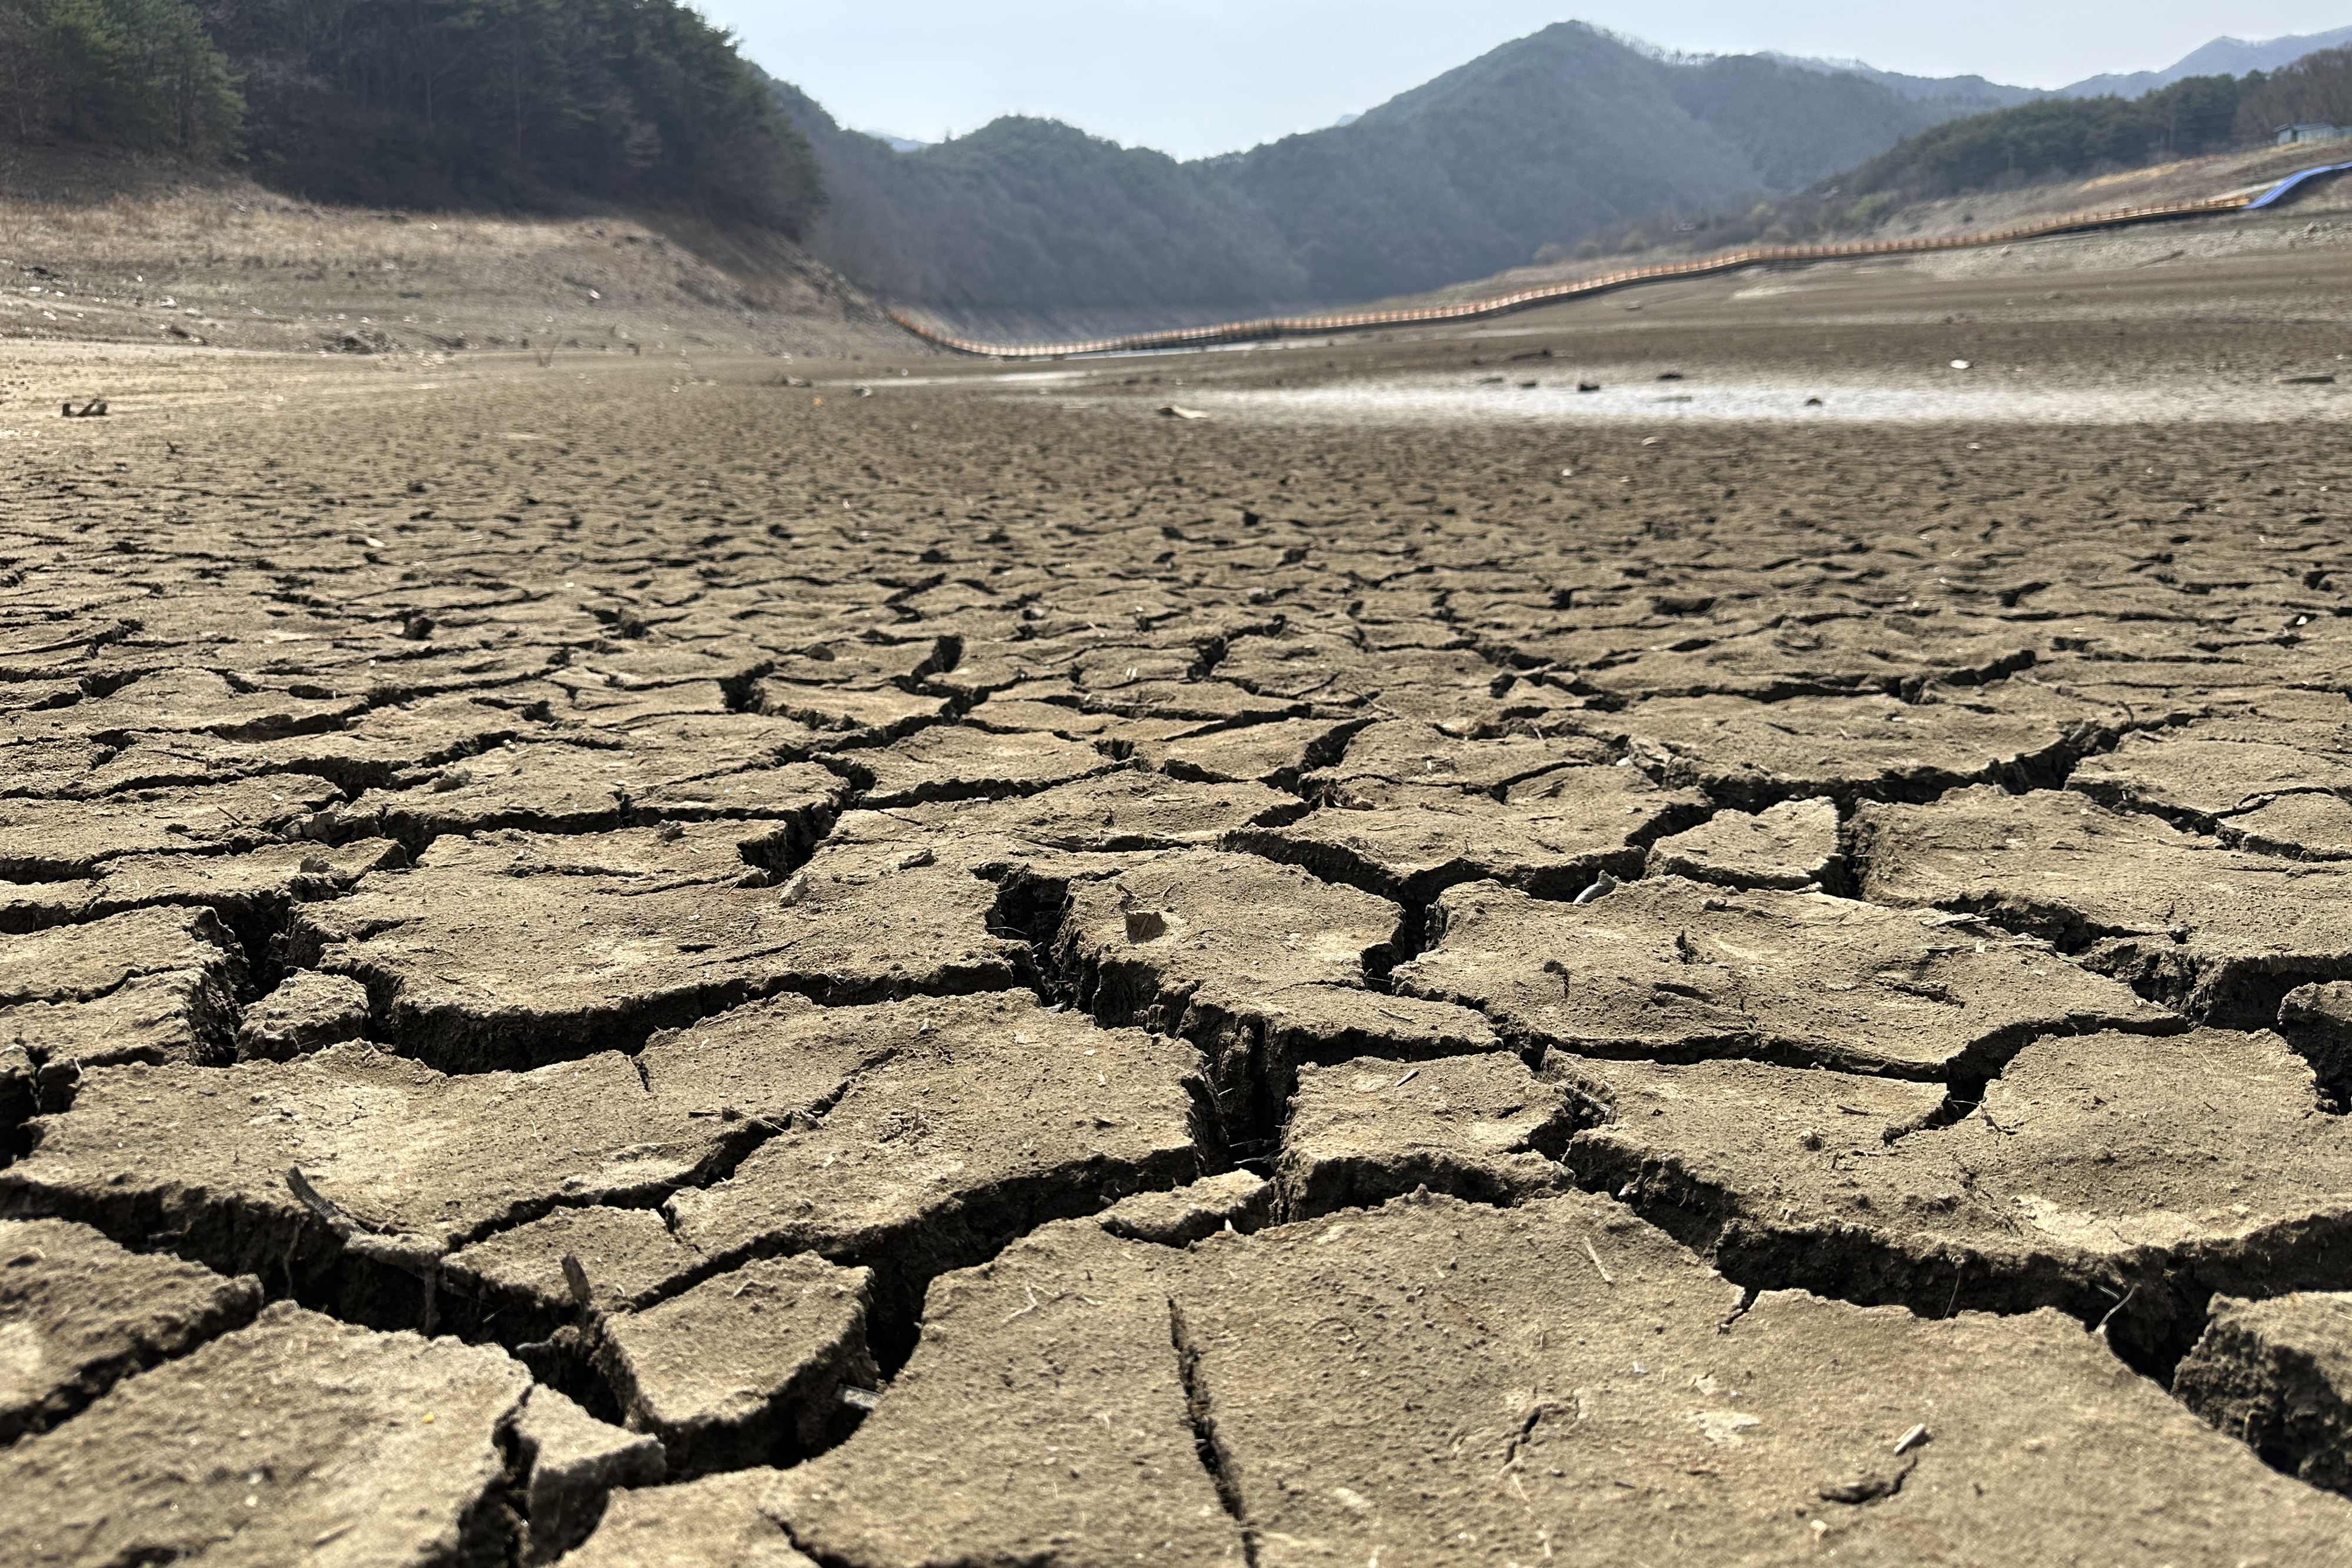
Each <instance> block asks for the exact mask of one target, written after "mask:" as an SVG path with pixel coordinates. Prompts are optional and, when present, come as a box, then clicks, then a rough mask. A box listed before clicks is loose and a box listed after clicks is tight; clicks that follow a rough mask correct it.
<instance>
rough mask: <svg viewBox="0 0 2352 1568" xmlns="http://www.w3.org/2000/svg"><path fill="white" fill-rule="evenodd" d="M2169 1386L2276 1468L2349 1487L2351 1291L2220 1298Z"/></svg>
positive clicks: (2333, 1485) (2336, 1488)
mask: <svg viewBox="0 0 2352 1568" xmlns="http://www.w3.org/2000/svg"><path fill="white" fill-rule="evenodd" d="M2172 1392H2173V1395H2174V1396H2175V1397H2177V1398H2178V1399H2179V1401H2180V1402H2181V1403H2182V1404H2184V1405H2186V1406H2189V1408H2190V1409H2191V1410H2194V1411H2195V1412H2196V1413H2197V1414H2198V1415H2200V1416H2203V1417H2204V1418H2205V1420H2206V1421H2207V1423H2208V1424H2209V1425H2210V1426H2212V1427H2214V1428H2215V1429H2217V1430H2218V1431H2220V1432H2221V1433H2222V1434H2223V1435H2224V1436H2227V1437H2235V1438H2237V1439H2238V1440H2239V1441H2240V1442H2242V1443H2244V1444H2246V1445H2247V1446H2248V1447H2250V1448H2252V1449H2253V1450H2254V1451H2255V1452H2256V1453H2258V1454H2260V1455H2262V1456H2263V1458H2264V1459H2265V1460H2266V1461H2267V1462H2268V1463H2270V1464H2271V1465H2272V1466H2273V1467H2274V1468H2275V1469H2281V1470H2284V1471H2285V1472H2287V1473H2288V1474H2290V1475H2294V1476H2297V1477H2300V1478H2301V1479H2304V1480H2306V1481H2309V1482H2311V1483H2312V1484H2313V1485H2314V1486H2322V1487H2326V1488H2327V1489H2328V1490H2331V1491H2339V1492H2340V1491H2347V1490H2352V1292H2343V1291H2294V1292H2292V1293H2289V1294H2286V1295H2283V1296H2278V1297H2275V1298H2273V1299H2272V1300H2269V1301H2242V1300H2237V1299H2234V1298H2231V1297H2228V1296H2220V1297H2216V1298H2215V1299H2214V1301H2213V1303H2212V1307H2211V1316H2210V1319H2209V1321H2208V1322H2207V1323H2206V1325H2205V1333H2204V1335H2203V1337H2201V1338H2200V1339H2199V1340H2198V1342H2197V1348H2196V1349H2194V1350H2192V1351H2190V1352H2189V1354H2187V1355H2186V1356H2184V1357H2182V1358H2181V1362H2180V1364H2179V1367H2177V1368H2176V1369H2175V1370H2174V1372H2173V1375H2172Z"/></svg>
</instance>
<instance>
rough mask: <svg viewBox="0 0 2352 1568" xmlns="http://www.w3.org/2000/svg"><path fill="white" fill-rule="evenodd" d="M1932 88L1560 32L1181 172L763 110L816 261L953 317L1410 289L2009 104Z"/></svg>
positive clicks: (994, 140)
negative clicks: (800, 165) (1684, 54)
mask: <svg viewBox="0 0 2352 1568" xmlns="http://www.w3.org/2000/svg"><path fill="white" fill-rule="evenodd" d="M1932 85H1934V84H1920V83H1911V84H1909V90H1898V89H1896V88H1895V87H1893V86H1890V85H1887V84H1886V83H1883V82H1878V81H1873V80H1870V79H1868V78H1864V77H1863V76H1860V75H1856V74H1852V73H1834V74H1824V73H1823V71H1822V69H1821V68H1818V67H1814V66H1808V65H1798V64H1792V63H1788V62H1783V61H1779V60H1772V59H1767V58H1764V57H1729V58H1710V59H1701V60H1685V59H1678V58H1672V57H1661V56H1659V55H1657V54H1655V53H1653V52H1649V51H1645V50H1643V49H1641V48H1638V47H1633V46H1631V45H1629V44H1627V43H1625V42H1624V41H1622V40H1620V39H1618V38H1616V37H1612V36H1611V35H1609V34H1606V33H1603V32H1601V31H1599V30H1597V29H1595V28H1592V27H1589V26H1584V25H1582V24H1580V23H1562V24H1559V25H1557V26H1551V27H1547V28H1545V29H1544V30H1543V31H1541V32H1539V33H1537V34H1534V35H1532V36H1530V37H1526V38H1521V39H1518V40H1517V41H1515V42H1513V43H1510V44H1507V45H1505V46H1503V47H1500V48H1497V49H1495V50H1493V51H1491V52H1489V53H1488V54H1486V55H1484V56H1482V57H1479V58H1478V59H1475V60H1473V61H1471V62H1470V63H1469V64H1467V65H1465V66H1463V67H1461V68H1458V69H1455V70H1452V71H1449V72H1447V73H1445V74H1444V76H1441V77H1439V78H1436V79H1434V80H1433V81H1431V82H1428V83H1426V84H1424V85H1423V86H1422V87H1419V88H1416V89H1412V91H1411V92H1408V93H1404V94H1402V95H1401V96H1399V97H1397V98H1395V99H1391V100H1390V101H1389V102H1387V103H1384V104H1381V106H1379V107H1378V108H1376V109H1374V110H1370V112H1368V113H1366V114H1365V115H1363V116H1362V117H1361V118H1360V119H1359V120H1355V121H1354V122H1353V123H1351V124H1349V125H1346V126H1341V127H1334V128H1332V129H1329V130H1325V131H1313V132H1309V133H1307V134H1304V135H1299V136H1291V137H1286V138H1284V139H1283V140H1281V141H1275V142H1270V143H1268V144H1266V145H1265V146H1262V147H1258V148H1255V149H1253V150H1252V151H1250V152H1244V153H1235V154H1231V155H1227V156H1224V157H1219V158H1213V159H1206V160H1202V161H1199V162H1192V163H1178V162H1174V161H1172V160H1171V159H1169V158H1167V157H1166V156H1164V155H1163V154H1160V153H1157V152H1149V151H1145V150H1142V149H1133V148H1122V147H1119V146H1118V145H1116V144H1114V143H1111V142H1108V141H1100V140H1097V139H1096V138H1093V137H1089V136H1086V135H1084V134H1083V133H1081V132H1078V131H1072V130H1070V129H1068V128H1066V127H1063V126H1058V125H1053V124H1049V123H1046V122H1041V121H1036V120H998V121H996V122H995V123H993V124H992V125H989V126H987V127H985V128H983V129H982V130H980V131H975V132H973V133H972V134H971V135H969V136H964V137H959V138H957V139H955V140H954V141H948V142H943V143H940V144H939V145H937V146H932V147H926V148H922V149H919V150H917V151H914V152H895V151H893V150H892V149H891V148H890V147H889V145H888V144H887V143H886V142H884V141H881V140H879V139H878V138H876V137H871V136H865V135H861V134H858V133H856V132H854V131H843V130H842V129H841V128H840V127H839V126H837V125H836V124H835V122H834V121H833V120H832V119H831V117H830V116H828V115H826V114H825V113H824V111H823V110H821V109H820V108H818V106H817V105H815V104H814V102H813V101H811V100H810V99H808V98H806V97H805V96H804V95H803V94H801V93H799V92H797V91H796V90H794V89H790V88H782V87H780V88H779V89H778V91H779V98H780V101H781V102H782V104H783V105H784V108H785V111H786V113H787V115H788V116H789V117H790V118H791V119H792V120H793V122H794V123H795V124H796V125H797V126H799V128H800V129H801V130H802V131H803V133H804V134H805V135H807V137H808V138H809V140H810V141H811V143H812V144H813V146H814V149H815V151H816V154H817V158H818V160H819V162H820V163H821V164H822V166H823V168H824V176H825V183H826V186H827V190H828V192H829V196H830V206H829V210H828V211H827V213H826V214H825V215H824V217H823V218H821V219H820V220H819V221H818V222H817V223H816V225H814V228H813V229H812V231H811V243H812V246H813V247H814V249H815V250H816V252H817V253H818V254H819V255H820V256H823V257H824V259H825V260H826V261H827V262H829V263H830V264H832V265H833V266H835V267H839V268H840V269H841V270H842V271H843V272H845V274H847V275H848V276H850V277H853V278H855V279H856V280H857V281H858V282H859V283H861V284H862V285H864V286H866V287H869V288H872V289H875V290H877V292H879V293H882V294H884V295H886V296H887V297H889V298H894V299H898V300H900V301H903V302H907V303H911V304H918V305H923V306H928V307H930V308H935V309H939V310H942V311H946V312H950V313H962V314H966V315H970V314H975V313H976V314H988V313H1003V312H1018V311H1023V310H1038V309H1050V308H1071V307H1085V306H1108V305H1118V306H1124V307H1131V308H1154V309H1160V310H1163V311H1164V310H1168V309H1176V310H1180V311H1181V310H1187V309H1193V308H1265V307H1269V306H1297V305H1305V304H1317V303H1327V302H1332V301H1339V300H1348V299H1360V298H1372V297H1375V296H1379V295H1384V294H1394V293H1401V292H1407V291H1410V290H1413V289H1418V288H1426V287H1433V286H1435V285H1438V284H1441V283H1444V282H1447V281H1451V280H1453V279H1455V278H1460V277H1474V276H1477V275H1480V274H1484V273H1489V272H1494V271H1496V270H1498V269H1500V268H1502V267H1512V266H1517V265H1519V264H1521V263H1524V262H1526V261H1527V260H1528V258H1529V257H1530V256H1532V255H1533V254H1534V253H1535V251H1536V250H1537V249H1538V247H1539V246H1543V245H1545V244H1546V243H1549V242H1556V241H1559V240H1560V239H1562V238H1563V237H1564V236H1565V237H1570V238H1572V237H1574V236H1575V235H1577V234H1580V233H1582V232H1584V231H1586V230H1589V229H1592V228H1597V227H1599V226H1601V225H1605V224H1607V223H1609V222H1611V221H1612V220H1615V219H1618V218H1622V217H1624V216H1627V215H1629V214H1637V213H1645V212H1651V211H1654V210H1657V209H1659V208H1661V207H1664V206H1675V207H1681V208H1687V209H1705V208H1709V207H1717V206H1722V205H1725V204H1731V203H1734V202H1737V201H1740V200H1742V199H1745V200H1748V201H1751V202H1752V201H1753V200H1754V199H1756V198H1757V197H1758V196H1759V195H1762V194H1769V193H1775V192H1780V191H1787V190H1791V189H1795V188H1798V187H1801V186H1802V185H1804V184H1807V183H1811V181H1813V180H1816V179H1818V178H1820V177H1821V176H1822V175H1824V174H1827V173H1829V172H1832V171H1834V170H1838V169H1842V168H1849V167H1852V166H1853V165H1854V164H1855V163H1858V162H1862V161H1864V159H1867V158H1869V157H1871V156H1872V155H1873V154H1874V153H1877V152H1882V151H1884V150H1885V148H1887V147H1889V146H1892V145H1893V144H1894V143H1895V142H1896V141H1900V140H1901V139H1902V138H1904V137H1905V136H1906V135H1909V134H1911V133H1913V132H1916V131H1921V130H1924V129H1926V128H1927V127H1928V126H1930V125H1934V124H1936V123H1937V122H1939V121H1941V120H1948V119H1951V118H1953V117H1954V116H1956V115H1962V114H1968V113H1970V112H1974V111H1976V110H1981V109H1985V108H1988V107H1990V106H1991V105H1992V103H1994V102H2000V101H2007V99H2005V98H1997V99H1991V100H1988V99H1985V98H1984V97H1981V96H1967V95H1966V94H1965V89H1963V90H1962V92H1960V93H1958V94H1956V95H1954V96H1944V97H1937V96H1929V95H1927V93H1925V91H1924V90H1923V89H1925V88H1926V87H1929V86H1932Z"/></svg>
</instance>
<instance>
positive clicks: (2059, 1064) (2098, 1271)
mask: <svg viewBox="0 0 2352 1568" xmlns="http://www.w3.org/2000/svg"><path fill="white" fill-rule="evenodd" d="M1545 1071H1546V1073H1547V1075H1549V1076H1554V1077H1557V1078H1559V1079H1560V1080H1562V1081H1563V1082H1569V1083H1570V1084H1571V1085H1573V1086H1580V1087H1581V1089H1582V1091H1583V1092H1585V1093H1586V1094H1587V1095H1588V1096H1589V1097H1590V1098H1591V1099H1592V1100H1593V1101H1594V1102H1595V1103H1601V1104H1605V1105H1607V1106H1608V1107H1609V1108H1610V1115H1609V1120H1608V1121H1607V1122H1606V1123H1605V1124H1602V1125H1601V1126H1598V1127H1595V1128H1593V1129H1591V1130H1590V1131H1586V1132H1580V1133H1579V1134H1577V1135H1576V1137H1575V1138H1574V1139H1573V1140H1572V1141H1571V1143H1570V1147H1569V1151H1568V1155H1567V1160H1568V1164H1569V1166H1570V1168H1571V1169H1573V1170H1574V1171H1575V1173H1576V1175H1577V1177H1578V1179H1579V1180H1580V1181H1581V1182H1583V1183H1585V1184H1587V1185H1589V1186H1598V1187H1602V1188H1605V1189H1607V1190H1610V1191H1613V1192H1618V1193H1621V1194H1622V1195H1623V1196H1624V1197H1627V1199H1628V1200H1629V1201H1631V1202H1633V1203H1634V1204H1636V1206H1637V1207H1643V1210H1644V1212H1649V1211H1651V1210H1652V1209H1653V1208H1654V1209H1655V1211H1656V1212H1657V1213H1659V1215H1660V1216H1661V1223H1666V1224H1671V1225H1673V1226H1675V1227H1676V1228H1678V1229H1679V1230H1681V1231H1683V1232H1685V1233H1689V1234H1693V1235H1705V1236H1711V1237H1713V1238H1714V1240H1713V1246H1714V1249H1715V1253H1714V1255H1715V1257H1716V1260H1717V1264H1718V1266H1719V1267H1721V1268H1722V1269H1723V1270H1724V1271H1725V1272H1726V1273H1727V1274H1728V1275H1730V1276H1731V1277H1732V1278H1734V1279H1736V1280H1744V1281H1757V1280H1763V1279H1769V1280H1772V1281H1787V1282H1790V1283H1797V1284H1802V1285H1803V1286H1804V1287H1806V1288H1809V1289H1813V1290H1818V1291H1822V1292H1824V1293H1826V1294H1833V1295H1837V1296H1841V1297H1843V1298H1844V1299H1846V1300H1850V1301H1899V1302H1902V1303H1904V1304H1906V1305H1908V1306H1910V1307H1911V1308H1912V1309H1913V1310H1914V1311H1916V1312H1922V1313H1926V1314H1929V1315H1942V1314H1943V1313H1947V1312H1950V1311H1952V1310H1954V1308H1955V1305H1957V1306H1958V1308H1959V1309H1963V1310H1965V1309H1970V1308H1976V1309H1981V1310H1989V1311H1995V1312H2021V1311H2026V1310H2031V1309H2032V1308H2036V1307H2040V1306H2044V1305H2048V1306H2055V1307H2058V1308H2061V1309H2062V1310H2063V1311H2065V1312H2070V1313H2073V1314H2074V1315H2075V1316H2076V1317H2079V1318H2081V1319H2082V1320H2083V1321H2084V1322H2087V1323H2094V1324H2104V1325H2105V1330H2106V1333H2107V1334H2108V1336H2109V1337H2110V1339H2112V1340H2113V1342H2114V1343H2116V1346H2117V1347H2118V1349H2119V1350H2122V1351H2124V1352H2125V1353H2126V1354H2129V1355H2131V1356H2132V1357H2133V1358H2134V1359H2135V1360H2137V1361H2139V1362H2141V1363H2142V1364H2152V1365H2157V1366H2168V1365H2169V1364H2171V1362H2172V1361H2173V1360H2174V1359H2177V1358H2178V1357H2179V1355H2180V1354H2183V1353H2184V1352H2186V1351H2187V1350H2188V1348H2189V1344H2190V1343H2193V1341H2194V1340H2195V1338H2196V1334H2197V1331H2198V1328H2199V1326H2200V1322H2201V1313H2202V1311H2203V1308H2204V1302H2205V1299H2206V1297H2207V1296H2208V1295H2210V1294H2211V1293H2213V1292H2216V1291H2219V1292H2222V1293H2226V1294H2233V1295H2235V1294H2249V1293H2259V1294H2269V1293H2273V1292H2276V1291H2286V1290H2298V1289H2311V1290H2328V1289H2339V1288H2344V1287H2346V1286H2347V1285H2352V1260H2347V1257H2346V1255H2345V1253H2344V1250H2343V1246H2342V1244H2341V1243H2339V1242H2337V1241H2336V1237H2337V1236H2339V1235H2352V1200H2347V1199H2346V1198H2345V1197H2343V1196H2342V1195H2343V1194H2345V1193H2347V1192H2352V1132H2347V1128H2346V1126H2345V1124H2343V1122H2342V1121H2341V1119H2340V1118H2337V1117H2335V1116H2331V1115H2328V1114H2326V1113H2323V1112H2322V1111H2321V1110H2320V1108H2319V1104H2318V1098H2317V1084H2316V1082H2315V1080H2314V1078H2313V1076H2312V1073H2311V1071H2310V1069H2309V1067H2308V1066H2307V1065H2306V1064H2305V1062H2304V1061H2302V1059H2301V1058H2299V1057H2297V1056H2295V1055H2294V1053H2293V1052H2292V1051H2289V1050H2288V1049H2287V1048H2286V1045H2285V1042H2284V1041H2283V1040H2280V1039H2279V1038H2278V1037H2277V1036H2275V1035H2269V1034H2239V1033H2235V1032H2232V1031H2228V1030H2196V1031H2195V1032H2193V1033H2189V1034H2182V1035H2171V1036H2147V1035H2137V1034H2121V1033H2116V1032H2112V1031H2110V1032H2105V1033H2098V1034H2085V1035H2060V1036H2054V1037H2052V1038H2049V1039H2044V1040H2037V1041H2035V1042H2034V1043H2033V1044H2032V1045H2029V1046H2027V1047H2026V1048H2025V1049H2023V1050H2022V1051H2020V1052H2019V1053H2018V1054H2017V1056H2016V1057H2015V1059H2014V1060H2012V1061H2010V1062H2009V1064H2008V1065H2007V1066H2006V1067H2005V1068H2004V1069H2003V1071H2002V1072H2001V1076H2000V1078H1999V1079H1997V1080H1995V1081H1994V1082H1990V1083H1989V1084H1987V1085H1986V1086H1985V1087H1984V1089H1983V1090H1982V1092H1981V1099H1980V1102H1979V1103H1975V1104H1967V1103H1961V1104H1958V1105H1953V1106H1950V1107H1949V1108H1948V1111H1947V1109H1946V1108H1945V1107H1944V1106H1942V1105H1939V1104H1938V1103H1937V1097H1936V1096H1935V1095H1934V1094H1933V1093H1932V1092H1929V1090H1928V1089H1927V1086H1926V1085H1920V1086H1917V1087H1916V1088H1914V1087H1911V1086H1906V1085H1901V1084H1894V1083H1889V1082H1886V1081H1885V1080H1880V1079H1873V1078H1865V1077H1858V1076H1853V1075H1848V1074H1843V1073H1833V1072H1821V1071H1791V1070H1788V1069H1773V1070H1770V1071H1763V1070H1760V1069H1759V1070H1751V1071H1748V1072H1746V1073H1744V1074H1743V1075H1742V1076H1741V1078H1740V1079H1738V1080H1737V1081H1735V1080H1733V1079H1731V1078H1728V1077H1727V1076H1726V1075H1725V1072H1724V1069H1723V1067H1722V1065H1721V1064H1717V1063H1702V1064H1696V1065H1693V1066H1688V1067H1671V1066H1660V1065H1656V1064H1654V1063H1647V1062H1624V1063H1617V1062H1604V1061H1589V1060H1587V1061H1578V1060H1572V1059H1568V1058H1560V1059H1556V1060H1548V1061H1547V1062H1546V1064H1545ZM2181 1104H2191V1105H2195V1106H2197V1107H2198V1108H2199V1110H2200V1113H2201V1114H2200V1115H2199V1116H2197V1117H2195V1118H2193V1119H2191V1118H2188V1117H2185V1116H2183V1115H2181V1114H2179V1113H2178V1112H2177V1110H2175V1109H2169V1108H2170V1107H2177V1106H2179V1105H2181ZM1949 1112H1957V1113H1959V1115H1958V1120H1957V1121H1949ZM1947 1122H1949V1124H1945V1123H1947Z"/></svg>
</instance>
